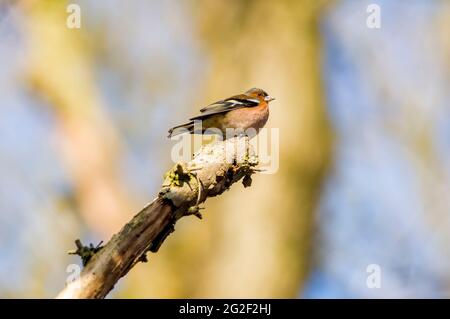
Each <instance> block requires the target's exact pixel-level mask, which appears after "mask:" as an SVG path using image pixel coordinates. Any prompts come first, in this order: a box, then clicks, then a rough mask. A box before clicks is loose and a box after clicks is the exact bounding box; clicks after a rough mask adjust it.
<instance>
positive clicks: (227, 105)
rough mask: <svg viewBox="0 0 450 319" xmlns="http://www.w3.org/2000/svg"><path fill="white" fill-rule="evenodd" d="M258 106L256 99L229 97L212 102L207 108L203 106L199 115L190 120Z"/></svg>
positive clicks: (241, 96) (243, 96) (244, 96)
mask: <svg viewBox="0 0 450 319" xmlns="http://www.w3.org/2000/svg"><path fill="white" fill-rule="evenodd" d="M258 104H259V101H258V99H257V98H254V97H252V96H249V95H245V94H240V95H235V96H232V97H229V98H228V99H225V100H220V101H217V102H214V103H212V104H210V105H208V106H205V107H204V108H202V109H201V110H200V112H201V114H200V115H198V116H195V117H192V118H190V120H199V119H203V118H205V117H208V116H210V115H213V114H219V113H225V112H228V111H232V110H236V109H240V108H244V107H254V106H257V105H258Z"/></svg>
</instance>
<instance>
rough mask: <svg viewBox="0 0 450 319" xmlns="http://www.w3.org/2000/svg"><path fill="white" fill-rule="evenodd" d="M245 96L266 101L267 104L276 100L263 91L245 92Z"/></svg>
mask: <svg viewBox="0 0 450 319" xmlns="http://www.w3.org/2000/svg"><path fill="white" fill-rule="evenodd" d="M245 94H247V95H250V96H252V97H256V98H258V99H260V100H264V101H266V102H270V101H273V100H275V98H274V97H271V96H270V95H269V94H267V92H266V91H264V90H263V89H258V88H252V89H250V90H248V91H247V92H245Z"/></svg>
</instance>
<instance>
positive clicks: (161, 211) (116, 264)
mask: <svg viewBox="0 0 450 319" xmlns="http://www.w3.org/2000/svg"><path fill="white" fill-rule="evenodd" d="M256 165H257V158H256V156H255V154H254V151H253V149H252V147H251V145H250V144H249V143H248V139H247V138H245V137H236V138H232V139H228V140H226V141H223V142H222V141H220V142H216V143H213V144H208V145H205V146H203V147H202V148H201V149H200V151H198V152H197V153H196V154H195V156H194V158H193V160H192V161H190V162H189V163H177V164H176V165H175V166H174V167H173V168H172V169H171V170H170V171H168V172H167V173H166V175H165V180H164V183H163V186H162V188H161V191H160V193H159V194H158V197H157V198H156V199H155V200H153V202H151V203H150V204H148V205H147V206H146V207H144V208H143V209H142V210H141V211H140V212H139V213H138V214H136V215H135V216H134V217H133V219H132V220H131V221H129V222H128V223H127V224H126V225H125V226H124V227H123V228H122V229H121V230H120V231H119V233H117V234H115V235H114V236H113V237H112V238H111V240H110V241H109V242H108V243H107V244H106V245H105V246H103V247H93V246H92V247H83V246H82V245H81V242H79V241H78V242H77V251H75V252H74V253H76V254H78V253H77V252H80V253H83V254H84V255H86V252H88V255H89V259H88V261H87V263H86V266H85V268H84V269H83V271H82V273H81V276H80V278H79V279H77V280H76V281H73V282H71V283H69V284H68V285H67V286H66V287H65V288H64V289H63V290H62V291H61V292H60V293H59V294H58V296H57V298H104V297H105V296H106V295H107V294H108V293H109V292H110V291H111V289H113V288H114V285H115V284H116V282H117V281H118V280H119V279H120V278H121V277H123V276H125V275H126V274H127V273H128V271H130V269H131V268H132V267H133V266H134V265H135V264H136V263H138V262H140V261H143V262H145V261H147V259H146V253H147V252H148V251H151V252H157V251H158V249H159V247H160V246H161V244H162V243H163V241H164V240H165V239H166V237H167V236H168V235H169V234H170V233H172V232H173V231H174V230H175V223H176V222H177V220H179V219H180V218H181V217H183V216H188V215H195V216H197V217H199V218H201V214H200V212H199V209H200V207H199V205H200V204H201V203H203V202H204V201H205V200H206V199H207V198H208V197H213V196H217V195H220V194H222V193H223V192H224V191H226V190H227V189H229V187H230V186H231V185H232V184H233V183H235V182H237V181H239V180H240V179H242V178H244V180H243V182H244V183H243V184H244V186H246V187H247V186H250V184H251V175H252V174H253V173H254V172H255V171H254V167H255V166H256ZM92 249H94V250H95V251H93V253H92Z"/></svg>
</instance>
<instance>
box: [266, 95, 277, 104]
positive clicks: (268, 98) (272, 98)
mask: <svg viewBox="0 0 450 319" xmlns="http://www.w3.org/2000/svg"><path fill="white" fill-rule="evenodd" d="M273 100H275V98H274V97H271V96H270V95H269V96H266V97H265V98H264V101H266V102H270V101H273Z"/></svg>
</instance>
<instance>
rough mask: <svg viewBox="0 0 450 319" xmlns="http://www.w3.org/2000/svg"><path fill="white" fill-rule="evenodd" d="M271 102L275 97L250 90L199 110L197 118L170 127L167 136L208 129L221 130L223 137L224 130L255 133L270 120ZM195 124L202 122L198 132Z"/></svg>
mask: <svg viewBox="0 0 450 319" xmlns="http://www.w3.org/2000/svg"><path fill="white" fill-rule="evenodd" d="M273 100H275V98H273V97H271V96H269V94H267V93H266V92H265V91H264V90H262V89H258V88H252V89H250V90H248V91H247V92H245V93H244V94H239V95H234V96H232V97H229V98H227V99H224V100H220V101H217V102H214V103H212V104H210V105H208V106H206V107H204V108H202V109H201V110H200V115H197V116H194V117H192V118H190V119H189V120H190V121H189V122H188V123H185V124H181V125H177V126H175V127H172V128H171V129H170V130H169V136H168V137H169V138H170V137H172V136H175V135H178V134H182V133H187V132H189V133H190V134H196V133H199V134H200V133H201V134H203V133H205V130H207V129H210V130H208V131H211V129H215V130H217V131H220V132H221V133H222V134H223V136H224V137H225V136H226V129H227V128H229V129H235V130H237V131H241V132H242V131H246V130H247V129H249V128H252V129H255V130H256V132H258V131H259V129H261V128H262V127H263V126H264V125H265V124H266V122H267V119H268V118H269V102H270V101H273ZM194 121H201V124H202V125H201V131H197V130H196V129H197V127H196V126H194ZM213 133H214V132H213Z"/></svg>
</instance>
